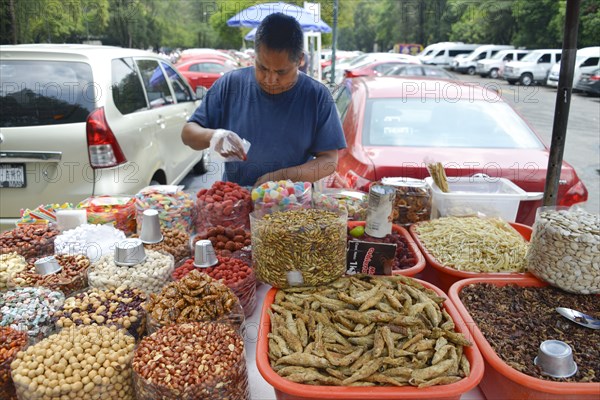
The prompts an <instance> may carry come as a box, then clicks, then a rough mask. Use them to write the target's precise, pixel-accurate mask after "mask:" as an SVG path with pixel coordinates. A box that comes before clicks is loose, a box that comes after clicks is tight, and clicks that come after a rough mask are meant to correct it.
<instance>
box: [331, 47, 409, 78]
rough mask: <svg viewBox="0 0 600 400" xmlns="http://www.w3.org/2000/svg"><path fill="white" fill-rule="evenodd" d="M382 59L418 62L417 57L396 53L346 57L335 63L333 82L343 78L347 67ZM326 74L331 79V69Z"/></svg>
mask: <svg viewBox="0 0 600 400" xmlns="http://www.w3.org/2000/svg"><path fill="white" fill-rule="evenodd" d="M382 60H411V62H412V63H415V64H420V61H419V59H418V58H417V57H414V56H407V55H405V54H398V53H365V54H362V55H360V56H358V57H355V58H351V59H348V60H347V61H342V62H340V63H336V64H335V83H336V84H339V83H340V82H342V80H343V79H344V71H345V70H347V69H354V68H359V67H362V66H364V65H368V64H370V63H372V62H375V61H382ZM325 73H326V74H327V76H328V79H327V80H328V81H329V80H330V79H331V71H327V72H325Z"/></svg>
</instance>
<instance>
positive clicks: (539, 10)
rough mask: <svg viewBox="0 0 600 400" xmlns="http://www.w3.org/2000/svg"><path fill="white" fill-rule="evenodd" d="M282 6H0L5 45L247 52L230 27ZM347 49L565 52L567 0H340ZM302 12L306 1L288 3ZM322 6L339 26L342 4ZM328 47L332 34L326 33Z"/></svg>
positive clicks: (585, 36) (160, 0)
mask: <svg viewBox="0 0 600 400" xmlns="http://www.w3.org/2000/svg"><path fill="white" fill-rule="evenodd" d="M272 1H274V0H258V1H257V0H0V43H4V44H7V43H45V42H51V43H63V42H75V43H78V42H83V41H86V40H101V41H102V42H103V43H105V44H114V45H119V46H124V47H137V48H148V47H153V48H155V49H157V48H159V47H168V48H175V47H180V48H188V47H215V48H240V47H243V46H249V45H252V44H251V43H249V42H245V41H244V39H243V38H244V35H245V34H246V33H247V32H248V31H249V30H250V29H249V28H232V27H229V26H227V20H228V19H229V18H231V17H232V16H233V15H234V14H236V13H237V12H240V11H241V10H243V9H245V8H247V7H250V6H252V5H254V4H258V3H264V2H272ZM338 1H339V9H338V48H339V49H342V50H363V51H373V50H374V49H375V48H377V49H378V50H380V51H387V50H389V49H391V48H392V47H393V46H394V44H396V43H420V44H423V45H427V44H431V43H435V42H440V41H446V40H459V41H463V42H470V43H496V44H514V45H516V46H524V47H528V48H541V47H554V48H556V47H560V46H561V43H562V37H563V30H564V20H565V10H566V4H567V1H566V0H535V1H531V0H338ZM288 2H289V3H291V4H296V5H298V6H300V7H302V6H303V3H304V1H303V0H289V1H288ZM313 2H317V3H320V4H321V18H322V19H323V20H324V21H325V22H327V23H328V24H329V25H330V26H333V4H334V0H313ZM599 36H600V3H599V2H598V0H581V12H580V25H579V44H578V47H585V46H594V45H598V44H599V43H598V37H599ZM322 41H323V45H324V46H328V45H329V44H330V43H331V41H332V35H331V34H324V35H323V36H322Z"/></svg>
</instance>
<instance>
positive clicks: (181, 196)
mask: <svg viewBox="0 0 600 400" xmlns="http://www.w3.org/2000/svg"><path fill="white" fill-rule="evenodd" d="M135 199H136V202H135V206H136V209H137V216H136V221H137V233H138V234H140V233H141V229H142V223H143V220H144V211H145V210H156V211H158V218H159V220H160V226H161V228H174V229H179V230H182V231H184V232H188V233H191V232H192V231H193V229H194V225H193V224H194V218H195V212H196V209H195V208H194V199H193V198H192V196H191V195H190V194H189V193H186V192H184V191H183V186H175V185H153V186H147V187H145V188H143V189H142V190H140V191H139V192H138V193H137V194H136V195H135Z"/></svg>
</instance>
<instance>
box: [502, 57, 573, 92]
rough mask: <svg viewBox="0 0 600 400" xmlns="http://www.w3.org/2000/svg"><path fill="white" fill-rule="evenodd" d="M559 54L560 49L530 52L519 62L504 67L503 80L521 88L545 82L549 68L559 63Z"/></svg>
mask: <svg viewBox="0 0 600 400" xmlns="http://www.w3.org/2000/svg"><path fill="white" fill-rule="evenodd" d="M561 54H562V50H560V49H543V50H532V51H531V53H529V54H527V55H526V56H525V57H523V58H522V59H521V61H511V62H509V63H507V64H506V65H505V66H504V79H506V81H507V82H508V83H509V84H511V85H514V84H515V83H517V82H519V83H520V84H521V85H523V86H530V85H533V84H534V83H535V82H546V79H547V78H548V72H550V68H551V67H552V65H553V64H554V63H557V62H559V61H560V57H561Z"/></svg>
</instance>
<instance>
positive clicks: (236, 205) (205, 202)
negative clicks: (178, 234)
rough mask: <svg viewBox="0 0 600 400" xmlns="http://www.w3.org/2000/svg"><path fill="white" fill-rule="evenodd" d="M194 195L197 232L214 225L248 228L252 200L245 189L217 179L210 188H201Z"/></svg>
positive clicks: (202, 231)
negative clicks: (195, 198)
mask: <svg viewBox="0 0 600 400" xmlns="http://www.w3.org/2000/svg"><path fill="white" fill-rule="evenodd" d="M196 197H197V200H196V209H197V218H196V232H197V233H204V232H206V231H207V230H208V229H209V228H211V227H216V226H222V227H225V228H240V227H241V228H245V229H248V228H250V219H249V215H250V212H252V200H251V199H250V192H249V191H248V190H247V189H244V188H242V187H241V186H240V185H238V184H236V183H233V182H222V181H217V182H215V183H214V184H213V185H212V186H211V188H210V189H201V190H200V191H199V192H198V194H197V195H196Z"/></svg>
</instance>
